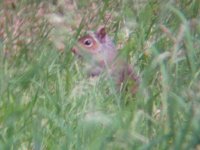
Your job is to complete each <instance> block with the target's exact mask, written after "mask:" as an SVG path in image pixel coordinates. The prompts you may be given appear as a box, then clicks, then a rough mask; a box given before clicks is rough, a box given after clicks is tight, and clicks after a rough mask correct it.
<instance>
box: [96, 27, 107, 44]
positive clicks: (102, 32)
mask: <svg viewBox="0 0 200 150" xmlns="http://www.w3.org/2000/svg"><path fill="white" fill-rule="evenodd" d="M96 34H97V37H98V39H99V40H100V41H101V42H102V43H103V42H105V41H106V39H105V38H106V29H105V27H100V28H99V29H98V30H97V33H96Z"/></svg>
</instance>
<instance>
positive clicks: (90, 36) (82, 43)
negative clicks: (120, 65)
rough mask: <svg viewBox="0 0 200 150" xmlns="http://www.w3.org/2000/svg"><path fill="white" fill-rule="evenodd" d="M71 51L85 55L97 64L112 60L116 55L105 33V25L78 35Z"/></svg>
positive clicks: (112, 44)
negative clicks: (94, 30) (80, 35)
mask: <svg viewBox="0 0 200 150" xmlns="http://www.w3.org/2000/svg"><path fill="white" fill-rule="evenodd" d="M72 52H73V53H74V54H76V55H78V56H81V57H86V58H88V60H92V61H94V62H95V64H97V65H99V66H105V65H106V64H110V63H112V62H113V60H114V58H115V57H116V55H117V50H116V47H115V45H114V43H113V41H112V40H111V39H110V37H109V36H108V35H107V33H106V30H105V27H100V28H99V29H98V30H97V31H96V32H91V31H90V32H88V33H87V34H86V35H84V36H82V37H80V38H79V39H78V42H77V44H76V46H74V47H73V48H72Z"/></svg>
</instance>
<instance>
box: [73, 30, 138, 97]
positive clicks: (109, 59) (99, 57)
mask: <svg viewBox="0 0 200 150" xmlns="http://www.w3.org/2000/svg"><path fill="white" fill-rule="evenodd" d="M72 51H73V53H74V54H76V55H78V56H80V57H83V58H84V59H85V60H86V62H87V64H88V65H89V67H88V69H87V74H88V76H89V77H93V76H99V75H100V74H102V73H103V72H105V71H107V72H108V74H109V75H110V76H111V77H112V79H113V80H114V81H115V84H116V86H117V88H118V89H119V88H121V85H122V84H125V82H127V81H128V82H129V81H131V83H132V85H131V86H132V87H131V93H132V94H135V92H136V91H137V87H138V84H139V78H138V76H136V74H135V73H134V71H133V69H132V68H131V66H130V65H129V64H128V63H127V62H126V61H125V60H123V59H120V58H119V57H118V51H117V49H116V47H115V44H114V43H113V41H112V40H111V38H110V37H109V36H108V35H107V34H106V31H105V28H104V27H101V28H99V29H98V30H97V31H96V32H88V34H86V35H85V36H82V37H81V38H79V39H78V42H77V44H76V46H74V47H73V48H72Z"/></svg>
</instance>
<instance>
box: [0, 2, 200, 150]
mask: <svg viewBox="0 0 200 150" xmlns="http://www.w3.org/2000/svg"><path fill="white" fill-rule="evenodd" d="M1 3H2V4H1V5H0V7H1V10H0V149H91V150H93V149H116V150H117V149H126V150H127V149H148V150H149V149H153V150H161V149H176V150H177V149H181V150H182V149H185V150H189V149H191V150H192V149H196V150H198V149H200V126H199V125H200V80H199V79H200V75H199V73H200V70H199V67H200V59H199V57H200V1H198V0H191V1H188V0H180V1H179V0H178V1H165V0H164V1H159V0H149V1H145V0H143V1H139V0H134V1H132V0H124V1H120V0H110V1H108V0H105V1H97V0H96V1H95V0H87V1H78V0H74V1H70V0H61V1H52V2H50V1H49V2H48V1H31V3H30V2H28V1H21V2H16V1H14V0H13V1H12V0H10V1H7V0H5V1H2V2H1ZM102 24H106V26H107V27H108V32H109V33H110V34H111V35H112V36H113V37H114V39H115V42H116V43H117V46H118V47H120V48H121V50H120V51H121V52H122V53H123V54H126V55H127V56H128V57H129V58H130V63H131V64H133V65H134V66H135V70H136V72H138V74H139V75H140V76H141V85H140V89H139V91H138V93H137V94H136V96H135V97H131V96H130V94H129V93H125V92H124V93H123V92H122V93H116V92H115V91H114V88H113V87H112V86H111V84H109V82H108V81H104V80H103V77H100V78H97V79H87V78H85V77H84V75H83V74H82V71H81V67H80V66H79V62H78V61H77V60H76V59H74V57H73V55H72V54H71V52H70V48H71V47H72V46H73V44H74V43H73V42H74V40H75V37H77V36H78V35H79V34H80V33H79V32H80V31H81V32H82V31H85V30H88V29H95V28H96V27H97V26H98V25H102Z"/></svg>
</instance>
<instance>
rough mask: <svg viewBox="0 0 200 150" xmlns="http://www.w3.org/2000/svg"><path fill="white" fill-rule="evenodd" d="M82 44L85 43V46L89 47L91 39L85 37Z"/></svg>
mask: <svg viewBox="0 0 200 150" xmlns="http://www.w3.org/2000/svg"><path fill="white" fill-rule="evenodd" d="M84 44H85V45H86V46H88V47H90V46H92V40H90V39H86V40H85V41H84Z"/></svg>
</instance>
